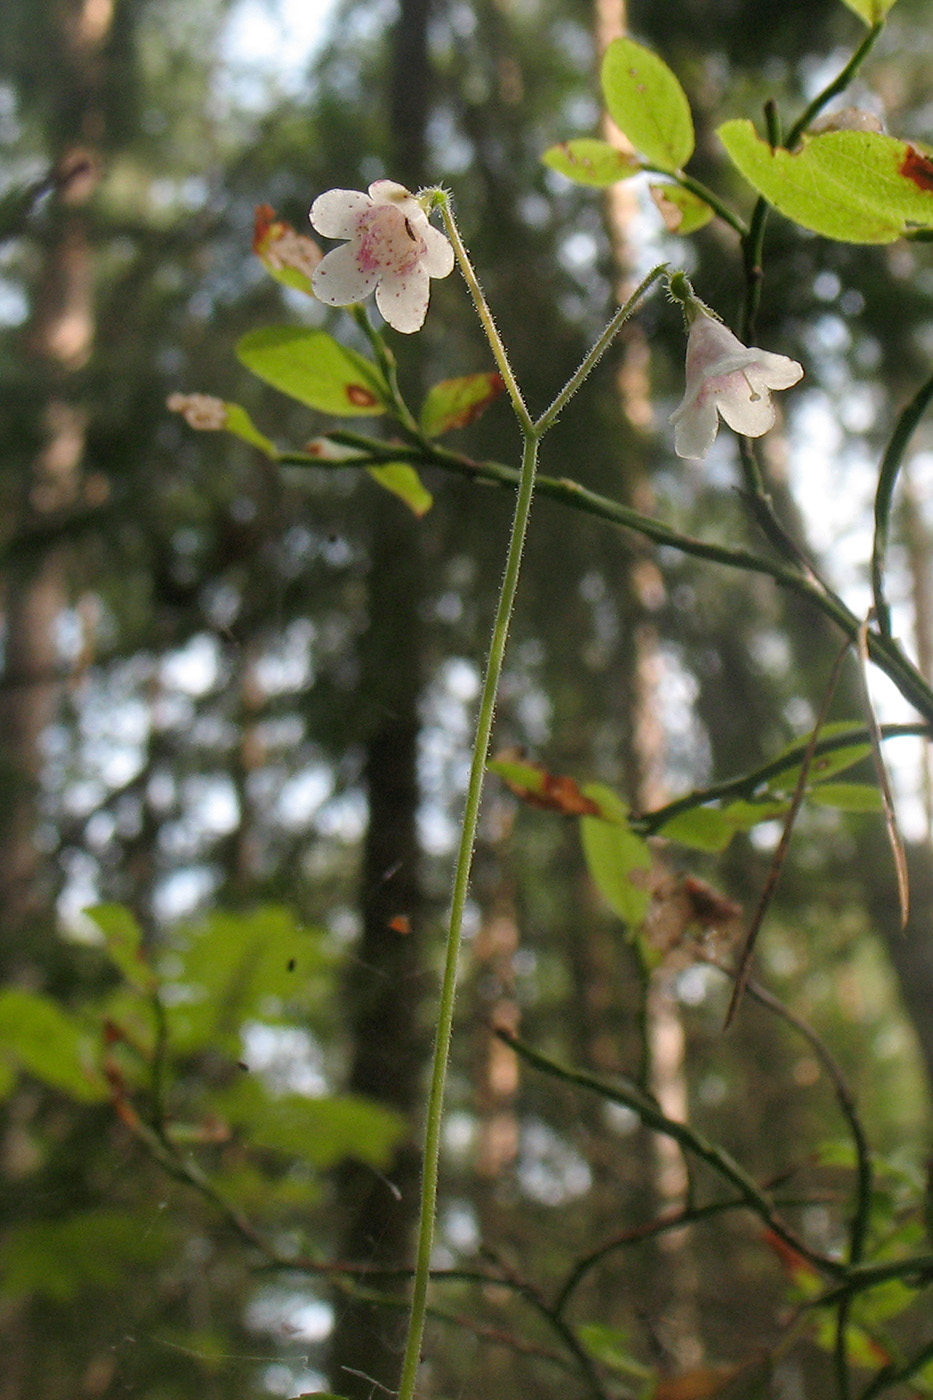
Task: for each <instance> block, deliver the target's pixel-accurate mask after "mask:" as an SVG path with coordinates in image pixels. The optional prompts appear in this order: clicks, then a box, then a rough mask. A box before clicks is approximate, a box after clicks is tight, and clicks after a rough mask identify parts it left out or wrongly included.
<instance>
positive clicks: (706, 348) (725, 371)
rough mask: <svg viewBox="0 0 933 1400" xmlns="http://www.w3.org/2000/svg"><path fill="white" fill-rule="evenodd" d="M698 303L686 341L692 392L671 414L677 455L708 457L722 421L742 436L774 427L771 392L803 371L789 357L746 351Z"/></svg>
mask: <svg viewBox="0 0 933 1400" xmlns="http://www.w3.org/2000/svg"><path fill="white" fill-rule="evenodd" d="M700 305H701V304H700V303H699V302H697V301H694V302H693V306H692V308H691V311H692V314H693V320H692V322H691V325H690V335H689V338H688V340H687V388H686V392H685V394H684V396H683V399H682V400H681V402H680V404H679V405H678V407H677V408H676V409H675V410H674V412H673V413H672V414H671V422H672V423H673V424H674V428H675V432H674V450H675V452H676V453H677V455H678V457H694V458H702V457H705V456H706V454H707V452H708V451H709V450H710V448H711V447H712V445H713V442H714V440H715V438H716V433H717V432H718V431H719V419H720V417H722V418H723V419H725V421H726V422H727V423H728V424H729V427H730V428H734V429H735V431H736V432H737V433H741V434H742V435H743V437H761V435H762V434H763V433H766V432H767V431H768V429H769V428H773V427H774V417H775V413H774V404H773V403H772V402H771V390H772V389H789V388H790V386H791V385H792V384H796V383H797V381H798V379H800V378H801V377H802V375H803V368H802V366H801V365H798V363H797V361H796V360H789V359H788V358H787V356H786V355H775V354H772V352H771V351H769V350H758V349H757V348H756V347H755V346H752V347H751V348H750V349H749V348H746V346H744V345H743V344H742V342H741V340H739V339H738V338H737V337H736V336H734V335H733V334H732V332H731V331H730V330H729V329H728V328H727V327H726V326H724V325H723V324H722V322H721V321H717V320H715V319H714V317H712V316H710V315H708V314H707V313H706V312H705V311H703V310H701V309H700Z"/></svg>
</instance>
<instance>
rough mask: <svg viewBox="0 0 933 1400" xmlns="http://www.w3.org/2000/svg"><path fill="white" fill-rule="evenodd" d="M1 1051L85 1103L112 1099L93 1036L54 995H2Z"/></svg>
mask: <svg viewBox="0 0 933 1400" xmlns="http://www.w3.org/2000/svg"><path fill="white" fill-rule="evenodd" d="M0 1049H2V1050H3V1051H5V1052H6V1053H7V1055H9V1056H11V1057H12V1058H13V1060H14V1061H16V1062H17V1063H18V1064H19V1065H20V1066H21V1067H22V1068H23V1069H24V1070H26V1071H27V1072H28V1073H29V1074H32V1075H34V1076H35V1077H36V1079H41V1080H42V1081H43V1082H44V1083H46V1084H49V1085H51V1087H52V1088H53V1089H60V1090H61V1091H62V1093H65V1094H68V1095H70V1097H71V1098H73V1099H78V1100H80V1101H81V1102H82V1103H100V1102H102V1101H103V1100H105V1099H106V1098H108V1097H109V1090H108V1088H107V1084H106V1081H105V1080H104V1077H103V1075H102V1074H101V1072H100V1070H99V1069H97V1068H96V1066H95V1064H94V1045H93V1042H92V1039H91V1037H90V1036H89V1034H88V1033H87V1031H86V1030H85V1028H84V1026H83V1024H82V1023H81V1022H80V1021H79V1020H78V1019H77V1017H75V1016H70V1015H69V1014H68V1012H67V1011H64V1010H63V1009H62V1008H61V1007H60V1006H59V1005H58V1003H57V1002H54V1001H52V999H51V997H45V996H42V995H41V994H40V993H39V992H29V991H26V990H25V988H22V987H7V988H6V989H5V990H4V991H2V992H0Z"/></svg>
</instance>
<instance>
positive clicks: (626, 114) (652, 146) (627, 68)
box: [602, 39, 695, 173]
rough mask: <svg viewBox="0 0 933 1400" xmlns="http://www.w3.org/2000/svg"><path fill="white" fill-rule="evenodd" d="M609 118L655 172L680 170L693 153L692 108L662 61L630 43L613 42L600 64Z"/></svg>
mask: <svg viewBox="0 0 933 1400" xmlns="http://www.w3.org/2000/svg"><path fill="white" fill-rule="evenodd" d="M602 86H603V93H604V94H605V98H606V106H607V107H608V109H609V114H610V116H611V117H612V119H613V121H614V122H615V124H616V126H617V127H618V128H619V130H620V131H623V132H624V133H625V135H626V136H627V137H628V139H629V140H630V141H631V143H632V145H633V146H634V147H635V149H636V150H637V151H641V152H642V154H643V155H645V156H647V157H648V160H649V161H650V162H651V163H652V165H656V166H657V167H658V169H659V170H669V171H671V172H672V173H673V172H674V171H677V170H680V169H681V168H682V167H683V166H684V165H686V163H687V161H688V160H689V159H690V157H691V156H692V154H693V148H694V144H695V138H694V133H693V118H692V117H691V115H690V103H689V102H688V101H687V94H686V93H685V92H684V90H683V88H682V87H681V85H680V83H679V82H678V80H677V78H676V77H675V76H674V74H673V73H672V72H671V70H670V68H668V66H667V64H666V63H665V62H664V60H663V59H661V58H659V57H658V55H657V54H656V53H652V51H651V50H650V49H646V48H643V47H642V45H641V44H636V43H635V41H634V40H633V39H614V40H613V41H612V43H611V44H610V45H609V47H608V49H607V50H606V56H605V58H604V59H603V65H602Z"/></svg>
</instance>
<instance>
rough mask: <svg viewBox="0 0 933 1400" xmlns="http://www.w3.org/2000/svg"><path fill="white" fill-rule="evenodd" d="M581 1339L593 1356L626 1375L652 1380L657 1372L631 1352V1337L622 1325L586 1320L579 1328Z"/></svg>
mask: <svg viewBox="0 0 933 1400" xmlns="http://www.w3.org/2000/svg"><path fill="white" fill-rule="evenodd" d="M577 1332H578V1335H579V1337H580V1341H581V1342H582V1343H583V1345H584V1346H585V1347H586V1349H587V1351H588V1352H589V1353H590V1355H591V1356H595V1358H596V1360H597V1361H601V1362H602V1364H603V1365H604V1366H610V1367H611V1368H612V1369H613V1370H614V1371H621V1372H622V1373H623V1374H624V1375H626V1376H636V1377H637V1378H638V1379H639V1380H650V1379H651V1377H652V1376H653V1375H654V1374H655V1373H654V1371H652V1370H651V1368H650V1367H648V1366H645V1365H644V1363H643V1362H641V1361H638V1360H637V1359H636V1358H635V1357H634V1356H632V1354H631V1338H630V1337H629V1334H628V1333H627V1332H625V1331H623V1329H622V1328H621V1327H608V1326H606V1325H605V1324H604V1323H601V1322H584V1323H583V1324H582V1325H581V1326H580V1327H578V1328H577Z"/></svg>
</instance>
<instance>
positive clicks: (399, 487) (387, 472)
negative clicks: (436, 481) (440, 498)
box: [366, 462, 434, 518]
mask: <svg viewBox="0 0 933 1400" xmlns="http://www.w3.org/2000/svg"><path fill="white" fill-rule="evenodd" d="M366 470H367V472H368V473H369V475H370V476H371V477H372V479H373V481H377V482H378V483H379V485H380V486H381V487H382V488H383V489H384V490H386V491H391V493H392V495H393V496H398V498H399V500H400V501H404V502H405V504H406V506H408V509H409V510H410V511H413V512H414V514H415V515H417V516H418V517H419V518H420V517H421V516H422V515H427V513H428V511H429V510H430V509H431V507H432V506H433V504H434V497H433V496H432V495H431V492H430V491H429V490H428V488H427V487H426V486H425V484H424V482H423V481H422V480H421V477H420V476H419V475H418V473H417V472H416V471H415V469H414V467H412V466H410V465H409V464H408V463H407V462H387V463H386V464H385V466H382V467H367V468H366Z"/></svg>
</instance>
